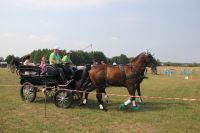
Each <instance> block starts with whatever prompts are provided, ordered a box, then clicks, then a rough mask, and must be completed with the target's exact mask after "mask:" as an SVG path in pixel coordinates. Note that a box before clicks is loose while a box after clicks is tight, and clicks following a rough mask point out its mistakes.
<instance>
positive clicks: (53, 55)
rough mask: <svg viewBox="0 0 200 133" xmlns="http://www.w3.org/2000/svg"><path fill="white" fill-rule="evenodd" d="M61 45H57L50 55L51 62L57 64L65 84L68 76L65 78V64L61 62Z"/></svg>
mask: <svg viewBox="0 0 200 133" xmlns="http://www.w3.org/2000/svg"><path fill="white" fill-rule="evenodd" d="M59 51H60V50H59V47H58V46H56V47H55V48H54V51H53V52H52V53H51V54H50V57H49V62H50V64H51V65H53V66H55V67H56V68H57V70H58V72H59V74H60V77H61V79H62V82H63V84H64V83H66V78H65V74H64V69H65V68H64V66H63V65H62V64H61V63H62V60H61V56H60V55H59Z"/></svg>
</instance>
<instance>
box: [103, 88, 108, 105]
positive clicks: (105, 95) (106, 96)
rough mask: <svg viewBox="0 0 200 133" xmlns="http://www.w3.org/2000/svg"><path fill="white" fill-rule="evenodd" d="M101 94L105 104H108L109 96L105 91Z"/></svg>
mask: <svg viewBox="0 0 200 133" xmlns="http://www.w3.org/2000/svg"><path fill="white" fill-rule="evenodd" d="M103 93H104V97H105V99H106V103H109V96H108V95H107V93H106V90H104V92H103Z"/></svg>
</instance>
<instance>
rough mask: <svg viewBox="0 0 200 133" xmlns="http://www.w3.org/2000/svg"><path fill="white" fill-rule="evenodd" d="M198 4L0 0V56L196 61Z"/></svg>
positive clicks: (183, 0)
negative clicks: (62, 53) (53, 52)
mask: <svg viewBox="0 0 200 133" xmlns="http://www.w3.org/2000/svg"><path fill="white" fill-rule="evenodd" d="M199 7H200V1H199V0H6V1H4V0H0V20H1V21H0V45H1V49H0V56H4V57H5V56H7V55H8V54H14V55H16V56H22V55H25V54H27V53H30V52H31V51H32V50H34V49H40V48H53V47H54V46H55V45H59V47H60V48H62V49H72V50H79V49H83V48H84V47H86V46H87V45H89V44H93V48H92V49H87V50H88V51H90V50H100V51H103V52H104V53H105V54H106V56H108V57H112V56H116V55H120V54H126V55H127V56H130V57H132V56H136V55H137V54H139V53H140V52H141V51H143V50H145V49H149V50H150V51H151V52H152V53H155V57H156V58H159V59H160V60H161V61H172V62H200V58H199V57H200V54H199V47H200V46H199V44H200V8H199Z"/></svg>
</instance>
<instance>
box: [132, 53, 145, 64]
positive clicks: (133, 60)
mask: <svg viewBox="0 0 200 133" xmlns="http://www.w3.org/2000/svg"><path fill="white" fill-rule="evenodd" d="M141 54H143V53H141ZM141 54H139V55H137V56H136V57H135V58H133V59H132V60H131V63H133V62H135V61H136V60H138V58H140V56H141Z"/></svg>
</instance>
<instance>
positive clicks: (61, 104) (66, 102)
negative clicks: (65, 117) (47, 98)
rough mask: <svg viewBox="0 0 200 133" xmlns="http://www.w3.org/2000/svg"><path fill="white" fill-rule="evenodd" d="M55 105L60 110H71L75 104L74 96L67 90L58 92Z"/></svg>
mask: <svg viewBox="0 0 200 133" xmlns="http://www.w3.org/2000/svg"><path fill="white" fill-rule="evenodd" d="M54 101H55V105H56V106H57V107H58V108H65V109H66V108H69V107H70V106H71V104H72V102H73V95H72V93H71V92H69V91H67V90H58V91H57V92H56V93H55V96H54Z"/></svg>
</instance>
